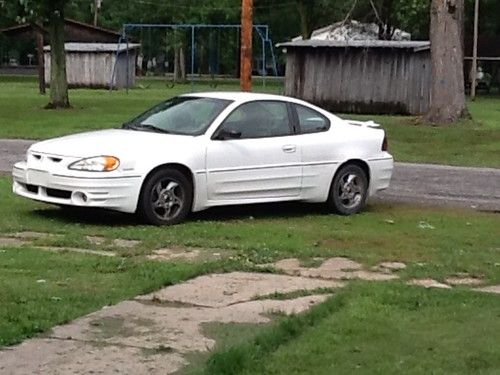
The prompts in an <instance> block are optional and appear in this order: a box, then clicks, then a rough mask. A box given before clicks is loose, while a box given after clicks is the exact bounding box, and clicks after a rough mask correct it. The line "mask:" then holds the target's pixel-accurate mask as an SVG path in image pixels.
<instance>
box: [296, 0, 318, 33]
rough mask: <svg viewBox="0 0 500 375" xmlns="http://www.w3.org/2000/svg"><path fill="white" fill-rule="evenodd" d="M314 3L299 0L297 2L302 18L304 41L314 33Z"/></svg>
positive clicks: (301, 28) (310, 0)
mask: <svg viewBox="0 0 500 375" xmlns="http://www.w3.org/2000/svg"><path fill="white" fill-rule="evenodd" d="M314 2H315V0H298V2H297V7H298V8H299V16H300V31H301V34H302V38H304V39H309V38H310V37H311V34H312V32H313V31H314V30H313V25H312V12H313V7H314V5H315V4H314Z"/></svg>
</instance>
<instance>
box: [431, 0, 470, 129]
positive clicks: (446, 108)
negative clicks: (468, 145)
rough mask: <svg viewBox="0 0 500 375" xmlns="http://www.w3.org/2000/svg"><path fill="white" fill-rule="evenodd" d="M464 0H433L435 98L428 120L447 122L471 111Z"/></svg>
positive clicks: (432, 39) (432, 54) (433, 89)
mask: <svg viewBox="0 0 500 375" xmlns="http://www.w3.org/2000/svg"><path fill="white" fill-rule="evenodd" d="M463 20H464V0H432V4H431V28H430V40H431V70H432V83H431V98H430V103H431V104H430V108H429V112H428V113H427V115H426V120H427V121H429V122H431V123H436V124H447V123H452V122H455V121H457V120H458V119H460V118H462V117H465V116H467V115H468V112H467V106H466V104H465V89H464V68H463V66H464V47H463V32H464V30H463Z"/></svg>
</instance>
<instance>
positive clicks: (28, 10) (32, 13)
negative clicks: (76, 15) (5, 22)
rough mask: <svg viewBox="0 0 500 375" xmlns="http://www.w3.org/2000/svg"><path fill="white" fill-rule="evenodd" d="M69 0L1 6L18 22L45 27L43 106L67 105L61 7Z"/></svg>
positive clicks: (22, 0)
mask: <svg viewBox="0 0 500 375" xmlns="http://www.w3.org/2000/svg"><path fill="white" fill-rule="evenodd" d="M69 1H70V0H16V1H14V2H9V3H6V5H5V7H6V8H7V11H10V12H11V14H14V15H16V17H17V19H18V21H23V22H30V23H31V24H32V25H33V26H34V27H35V28H41V27H43V28H46V29H47V30H48V32H49V43H50V47H51V48H50V58H51V70H50V103H49V104H48V105H47V108H67V107H69V98H68V82H67V77H66V53H65V50H64V10H65V7H66V5H67V4H68V3H69Z"/></svg>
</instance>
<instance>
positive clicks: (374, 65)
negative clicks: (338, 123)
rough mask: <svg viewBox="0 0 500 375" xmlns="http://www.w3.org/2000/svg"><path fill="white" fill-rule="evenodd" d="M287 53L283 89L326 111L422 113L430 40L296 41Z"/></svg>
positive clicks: (427, 86)
mask: <svg viewBox="0 0 500 375" xmlns="http://www.w3.org/2000/svg"><path fill="white" fill-rule="evenodd" d="M278 47H282V48H284V50H285V52H286V56H287V57H286V75H285V94H286V95H289V96H293V97H297V98H301V99H304V100H307V101H310V102H312V103H315V104H317V105H320V106H322V107H324V108H327V109H328V110H330V111H335V112H351V113H366V114H412V115H418V114H423V113H425V112H427V110H428V108H429V97H430V81H431V66H430V43H429V42H425V41H419V42H417V41H381V40H366V41H347V42H345V41H342V42H339V41H332V40H299V41H293V42H289V43H281V44H278Z"/></svg>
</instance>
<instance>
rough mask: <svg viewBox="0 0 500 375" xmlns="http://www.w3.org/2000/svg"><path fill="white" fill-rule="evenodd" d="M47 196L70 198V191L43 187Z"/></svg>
mask: <svg viewBox="0 0 500 375" xmlns="http://www.w3.org/2000/svg"><path fill="white" fill-rule="evenodd" d="M45 191H46V193H47V196H49V197H53V198H61V199H70V198H71V191H68V190H59V189H49V188H47V189H45Z"/></svg>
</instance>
